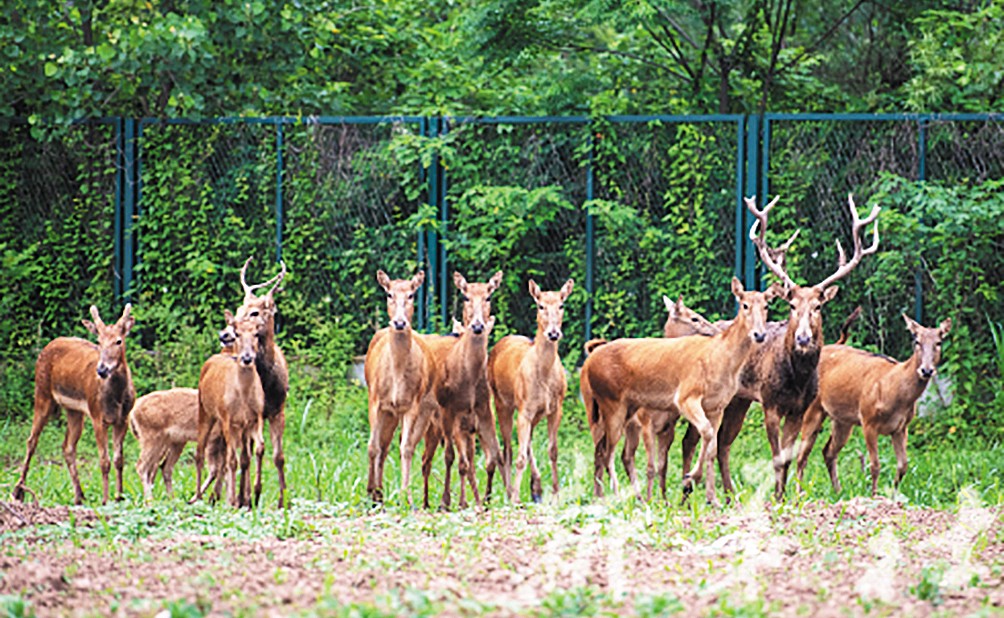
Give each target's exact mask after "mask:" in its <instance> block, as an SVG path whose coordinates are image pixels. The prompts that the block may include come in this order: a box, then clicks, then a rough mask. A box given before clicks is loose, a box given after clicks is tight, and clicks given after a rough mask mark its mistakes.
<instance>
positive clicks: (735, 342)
mask: <svg viewBox="0 0 1004 618" xmlns="http://www.w3.org/2000/svg"><path fill="white" fill-rule="evenodd" d="M779 289H780V286H779V285H777V284H775V285H774V286H771V288H770V289H769V290H767V292H755V291H745V290H744V289H743V286H742V283H741V282H740V281H739V280H738V279H736V278H734V277H733V279H732V293H733V295H734V296H735V297H736V300H737V301H738V302H739V310H738V313H737V315H736V318H735V320H733V322H732V324H731V325H730V326H729V327H728V328H726V329H725V330H723V331H722V332H720V333H718V334H716V335H714V336H712V337H703V336H691V337H680V338H676V339H652V338H649V339H617V340H615V341H611V342H610V343H607V344H605V345H602V346H600V347H598V348H597V349H595V350H594V351H593V353H592V354H590V355H589V357H588V358H587V359H586V362H585V363H584V364H583V366H582V374H581V389H582V396H583V400H584V401H585V403H586V413H587V414H588V415H592V424H591V427H592V433H593V444H594V447H595V453H594V466H595V470H594V490H595V492H596V494H597V495H598V496H601V495H602V494H603V488H602V475H603V470H604V468H605V469H606V470H607V471H608V473H609V474H610V485H611V490H612V491H613V492H614V493H616V492H617V476H616V473H615V471H614V459H615V457H614V455H615V450H614V449H615V448H616V446H617V442H618V441H619V440H620V437H621V434H622V433H623V431H624V426H625V424H626V423H627V421H628V420H629V419H630V418H631V417H632V416H633V415H634V414H635V413H636V412H637V411H638V409H639V408H647V409H649V410H659V411H663V412H666V413H667V418H669V419H670V424H673V423H675V422H676V420H677V418H679V416H680V415H681V414H682V415H683V417H684V418H686V419H687V420H688V421H689V422H690V423H691V424H693V425H695V426H697V428H698V430H699V431H700V433H701V438H702V440H703V444H702V448H701V455H700V457H699V459H698V462H697V465H696V466H695V468H694V469H693V470H691V471H690V472H688V474H687V475H686V476H685V478H684V483H685V485H686V486H689V485H690V484H691V483H693V482H696V481H698V480H700V478H701V476H702V475H706V476H705V477H704V481H705V492H706V496H707V499H708V501H709V502H711V503H712V504H717V498H716V496H715V483H714V469H713V468H712V467H711V465H710V464H711V461H712V460H713V458H714V457H715V455H716V451H717V430H718V426H719V424H720V423H721V420H722V410H723V409H724V408H725V405H726V404H728V403H729V401H730V400H731V399H732V396H733V395H734V394H735V392H736V389H737V388H738V386H739V371H740V369H741V368H742V366H743V363H744V362H745V360H746V357H747V356H748V355H749V353H750V352H751V351H752V350H753V348H754V346H756V345H757V344H759V343H762V342H763V340H764V337H765V324H766V321H767V304H768V303H769V302H770V300H771V299H772V298H773V297H774V296H776V295H777V294H778V293H779Z"/></svg>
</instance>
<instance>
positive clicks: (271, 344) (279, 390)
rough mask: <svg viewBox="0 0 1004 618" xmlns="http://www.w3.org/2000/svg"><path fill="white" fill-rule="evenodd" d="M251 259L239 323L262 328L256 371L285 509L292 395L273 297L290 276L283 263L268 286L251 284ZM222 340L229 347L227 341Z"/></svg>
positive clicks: (261, 446)
mask: <svg viewBox="0 0 1004 618" xmlns="http://www.w3.org/2000/svg"><path fill="white" fill-rule="evenodd" d="M250 263H251V258H248V259H247V261H246V262H244V266H243V267H242V268H241V287H242V288H244V302H243V303H242V304H241V306H240V307H238V308H237V312H236V317H237V319H238V320H244V319H248V318H250V319H252V320H253V321H254V322H255V323H256V324H257V325H258V350H259V351H258V356H257V358H256V360H255V369H256V370H257V371H258V377H259V379H260V380H261V385H262V389H263V391H264V392H265V410H264V413H263V414H264V416H263V418H264V420H265V421H268V432H269V438H270V441H271V443H272V460H273V461H274V462H275V469H276V473H277V474H278V476H279V507H280V508H282V507H283V506H284V505H285V504H286V502H285V496H286V455H285V453H284V451H283V449H282V434H283V433H284V432H285V430H286V396H287V395H288V394H289V368H288V367H287V365H286V357H285V355H284V354H283V353H282V349H281V348H279V346H278V345H277V344H276V342H275V314H276V312H277V307H276V304H275V298H274V297H273V294H274V293H275V291H276V289H277V288H278V287H279V285H280V284H281V283H282V281H283V279H284V278H285V277H286V263H285V262H282V263H281V264H282V269H281V270H280V272H279V274H278V275H276V276H275V277H272V278H271V279H269V280H268V281H265V282H264V283H257V284H255V285H249V284H248V282H247V279H246V278H245V274H246V272H247V268H248V264H250ZM268 286H272V287H270V288H269V289H268V291H267V292H266V293H265V294H262V295H261V296H256V295H255V293H254V291H255V290H257V289H260V288H264V287H268ZM221 341H223V343H224V345H226V341H225V339H224V338H223V337H222V336H221ZM264 455H265V443H264V442H259V443H258V445H257V447H256V449H255V460H256V464H257V470H256V471H255V484H254V502H255V504H257V503H258V498H259V497H260V496H261V474H262V465H261V462H262V458H263V457H264Z"/></svg>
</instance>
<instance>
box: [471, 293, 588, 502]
mask: <svg viewBox="0 0 1004 618" xmlns="http://www.w3.org/2000/svg"><path fill="white" fill-rule="evenodd" d="M573 285H574V284H573V282H572V280H571V279H569V280H568V281H566V282H565V284H564V285H563V286H561V289H560V290H559V291H557V292H542V291H541V289H540V286H538V285H537V283H536V282H535V281H534V280H533V279H531V280H530V283H529V288H530V296H532V297H533V300H534V302H536V304H537V334H536V335H535V336H534V338H533V339H529V338H527V337H523V336H520V335H508V336H506V337H503V338H502V340H501V341H499V342H498V343H497V344H495V347H493V348H492V351H491V354H490V355H489V356H488V383H489V385H490V387H491V392H492V398H493V400H494V401H495V412H496V414H497V415H498V421H499V427H500V429H501V430H502V453H503V457H504V459H505V465H506V466H507V467H509V469H510V470H512V447H511V445H510V444H511V440H512V423H513V415H514V412H515V411H516V409H517V408H518V409H519V419H518V421H517V431H516V435H517V436H518V440H517V444H518V449H519V451H518V455H517V456H516V468H515V475H514V476H513V477H512V479H511V483H510V494H511V495H510V499H511V500H512V501H513V502H519V487H520V481H521V480H522V478H523V471H524V470H525V469H526V465H527V463H528V462H529V464H530V471H531V482H530V494H531V496H532V498H533V501H534V502H539V501H540V499H541V494H542V491H541V481H540V471H539V470H538V469H537V464H536V462H535V461H534V459H533V449H532V448H531V435H532V432H533V428H534V427H536V426H537V423H539V422H540V421H541V419H543V418H547V439H548V445H549V449H548V455H549V456H550V458H551V485H552V490H553V491H554V493H555V495H557V493H558V425H559V424H560V423H561V405H562V402H564V400H565V391H566V390H567V388H568V381H567V379H566V378H565V368H564V367H563V366H562V364H561V357H560V356H558V342H559V341H560V340H561V334H562V333H561V322H562V318H563V317H564V313H565V310H564V306H565V299H566V298H568V295H569V294H571V293H572V286H573ZM489 491H490V490H489Z"/></svg>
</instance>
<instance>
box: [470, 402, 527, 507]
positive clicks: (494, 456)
mask: <svg viewBox="0 0 1004 618" xmlns="http://www.w3.org/2000/svg"><path fill="white" fill-rule="evenodd" d="M474 414H475V418H474V429H476V430H477V432H478V440H480V441H481V450H483V451H484V452H485V458H486V459H487V460H488V467H492V466H495V467H498V468H499V469H500V470H501V471H502V484H503V485H504V486H505V492H506V493H509V487H510V486H511V479H510V469H509V466H508V465H507V464H506V461H505V458H504V457H503V455H502V451H501V450H500V449H499V437H498V434H496V433H495V417H494V416H492V409H491V406H489V405H488V400H487V399H485V401H484V403H483V404H481V405H476V406H475V407H474ZM520 416H522V414H520ZM510 430H511V427H510ZM472 438H473V434H472ZM470 454H471V455H470V456H471V469H472V471H473V469H474V448H473V442H472V443H471V450H470ZM485 499H486V500H487V494H486V496H485Z"/></svg>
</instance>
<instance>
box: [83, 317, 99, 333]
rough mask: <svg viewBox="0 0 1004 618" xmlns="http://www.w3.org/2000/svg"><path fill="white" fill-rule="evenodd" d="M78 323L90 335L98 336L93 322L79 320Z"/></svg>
mask: <svg viewBox="0 0 1004 618" xmlns="http://www.w3.org/2000/svg"><path fill="white" fill-rule="evenodd" d="M80 323H81V324H83V325H84V328H86V329H87V330H89V331H90V332H91V333H93V334H95V335H97V334H98V327H97V326H95V325H94V322H91V321H90V320H80Z"/></svg>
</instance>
